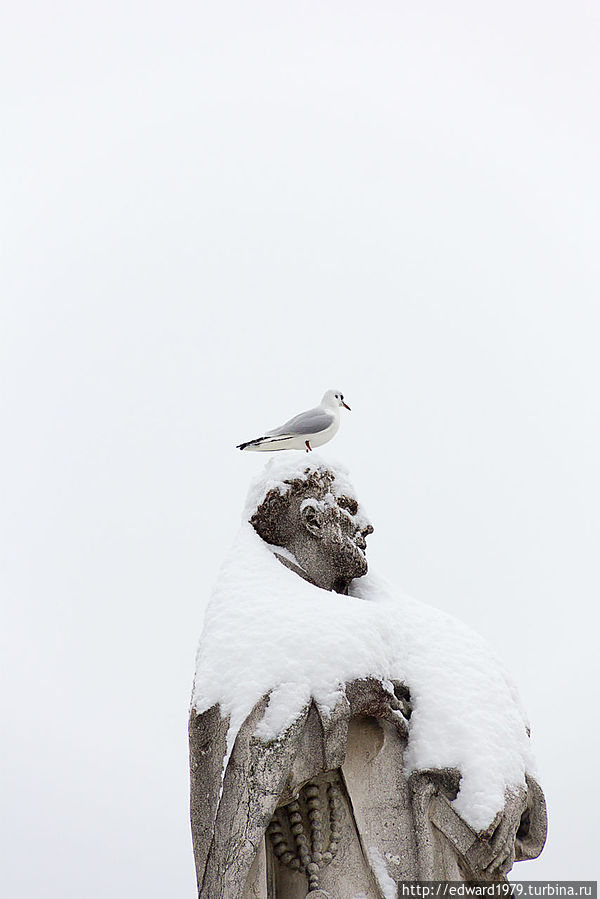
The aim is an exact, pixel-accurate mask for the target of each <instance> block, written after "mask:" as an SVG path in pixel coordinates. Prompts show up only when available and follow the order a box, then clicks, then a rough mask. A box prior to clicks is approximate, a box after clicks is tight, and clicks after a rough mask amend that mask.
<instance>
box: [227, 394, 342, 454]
mask: <svg viewBox="0 0 600 899" xmlns="http://www.w3.org/2000/svg"><path fill="white" fill-rule="evenodd" d="M340 406H343V407H344V409H350V406H348V405H347V403H345V402H344V394H343V393H341V392H340V391H339V390H328V391H327V393H326V394H325V395H324V397H323V399H322V400H321V403H320V405H319V406H315V408H314V409H309V410H308V412H301V413H300V415H295V416H294V418H290V420H289V421H286V423H285V424H284V425H281V426H280V427H279V428H274V429H273V430H272V431H267V433H266V434H265V436H264V437H257V438H256V439H255V440H248V441H247V442H246V443H240V444H239V445H238V449H241V450H249V451H252V452H254V453H270V452H274V451H275V450H290V449H295V450H303V449H305V450H306V452H307V453H308V452H310V451H311V450H312V449H313V447H315V446H323V444H324V443H327V441H328V440H331V438H332V437H334V436H335V435H336V434H337V432H338V428H339V426H340Z"/></svg>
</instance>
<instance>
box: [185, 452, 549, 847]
mask: <svg viewBox="0 0 600 899" xmlns="http://www.w3.org/2000/svg"><path fill="white" fill-rule="evenodd" d="M320 464H323V463H322V462H321V461H320V460H319V459H315V457H314V456H313V458H312V459H310V460H309V461H308V462H307V460H306V459H303V460H302V461H301V462H297V461H295V460H294V461H292V462H291V463H290V462H288V461H287V460H286V461H285V462H284V463H282V462H280V461H279V460H278V461H277V464H273V463H272V462H271V463H269V464H268V465H267V467H266V469H265V473H264V475H263V477H262V479H259V481H258V482H257V483H255V484H254V485H253V486H252V488H251V492H250V496H249V498H248V503H247V506H246V510H245V518H246V520H245V521H244V522H243V524H242V527H241V529H240V532H239V534H238V536H237V539H236V540H235V543H234V545H233V547H232V549H231V552H230V553H229V556H228V557H227V559H226V561H225V563H224V565H223V567H222V569H221V572H220V575H219V578H218V581H217V585H216V587H215V589H214V591H213V594H212V597H211V599H210V602H209V604H208V607H207V612H206V619H205V626H204V630H203V633H202V637H201V641H200V646H199V650H198V658H197V667H196V677H195V684H194V694H193V700H192V702H193V706H194V708H195V709H196V710H197V711H198V712H202V711H205V710H206V709H208V708H210V707H211V706H212V705H214V704H215V703H219V704H220V706H221V711H222V713H223V715H229V716H230V725H229V733H228V747H229V751H231V748H232V746H233V742H234V740H235V737H236V735H237V733H238V731H239V728H240V726H241V724H242V723H243V721H244V720H245V718H246V717H247V716H248V714H249V713H250V711H251V710H252V708H253V707H254V705H255V704H256V703H257V702H258V700H259V699H260V698H261V697H262V696H263V695H264V694H265V693H267V692H269V691H272V692H271V697H270V701H269V705H268V707H267V710H266V712H265V715H264V717H263V719H262V721H261V722H260V724H259V727H258V731H257V734H258V735H259V736H260V737H262V738H263V739H265V740H269V739H273V738H274V737H276V736H277V735H279V734H281V733H282V732H283V731H284V730H285V729H286V728H287V727H288V726H289V725H290V724H292V723H293V721H294V720H295V719H296V718H297V716H298V715H299V714H300V712H301V710H302V709H303V707H304V705H305V704H306V703H307V702H308V701H309V700H310V699H311V697H314V699H315V700H316V702H317V703H318V704H319V706H320V707H321V708H322V709H323V710H324V711H325V712H327V711H328V710H331V709H333V708H334V706H335V705H336V702H337V701H338V699H339V697H340V693H341V690H342V685H343V684H344V683H345V682H348V681H352V680H354V679H356V678H359V677H367V676H372V677H377V678H380V679H382V680H387V679H389V680H391V679H397V680H401V681H403V682H404V683H405V684H406V685H407V686H408V687H409V689H410V693H411V699H412V705H413V713H412V717H411V719H410V725H409V741H408V747H407V752H406V755H405V762H406V769H407V773H410V772H411V771H414V770H421V769H425V768H446V767H452V768H458V769H459V771H460V772H461V774H462V780H461V786H460V791H459V794H458V796H457V798H456V800H455V801H454V806H455V808H456V811H457V812H458V813H459V814H461V815H462V816H463V818H464V819H465V820H466V821H467V822H468V823H469V824H470V825H471V826H472V827H473V828H474V829H475V830H482V829H485V828H487V827H488V826H489V825H490V824H491V822H492V821H493V819H494V817H495V816H496V814H497V812H498V811H500V810H501V809H502V807H503V805H504V799H505V792H506V790H507V789H515V788H517V787H519V786H521V785H523V784H524V782H525V781H524V774H525V772H526V771H527V772H529V773H532V774H533V773H535V772H534V770H533V759H532V756H531V750H530V745H529V738H528V736H527V732H526V720H525V718H524V714H523V712H522V709H521V707H520V704H519V700H518V695H517V692H516V689H515V687H514V685H513V684H512V683H511V681H510V679H509V678H508V676H507V674H506V673H505V671H504V669H503V667H502V665H501V664H500V663H499V662H498V661H497V660H496V659H495V657H494V655H493V653H492V651H491V650H490V647H489V646H488V645H487V644H486V643H485V642H484V641H483V640H482V639H481V638H480V637H479V636H478V635H477V634H475V633H474V632H473V631H471V630H470V629H469V628H468V627H467V626H466V625H464V624H462V623H461V622H460V621H458V620H456V619H454V618H452V617H451V616H450V615H447V614H445V613H444V612H441V611H439V610H437V609H434V608H432V607H430V606H427V605H424V604H422V603H419V602H417V601H415V600H413V599H411V598H410V597H408V596H406V595H405V594H403V593H402V592H400V591H398V590H395V589H394V588H392V587H391V586H390V585H389V584H388V583H387V582H385V581H384V580H382V579H381V578H379V577H377V576H376V575H374V574H372V573H369V574H368V575H367V576H366V577H364V578H361V579H359V580H357V581H355V582H354V584H353V589H352V595H351V596H340V595H338V594H336V593H329V592H327V591H325V590H321V589H319V588H318V587H314V586H313V585H312V584H310V583H308V582H307V581H305V580H304V579H303V578H301V577H299V576H298V575H297V574H295V573H294V572H292V571H290V570H289V569H288V568H286V567H285V566H284V565H283V564H282V563H281V562H280V561H279V560H278V559H277V558H276V557H275V555H274V553H273V548H272V547H269V546H267V545H266V544H265V543H264V542H263V541H262V540H261V539H260V538H259V537H258V535H257V534H256V533H255V532H254V530H253V528H252V526H251V525H250V524H248V522H247V517H248V515H249V514H251V513H252V511H254V509H255V508H256V506H257V505H258V504H259V503H260V501H261V499H262V498H263V497H264V495H265V493H266V492H267V491H268V490H270V489H272V488H274V487H278V485H279V484H281V483H282V481H283V479H284V478H290V477H294V476H298V475H301V473H302V472H303V471H304V470H305V468H306V467H307V465H310V467H317V466H318V465H320ZM327 467H329V468H332V466H331V464H330V463H329V464H328V466H327ZM333 470H334V471H335V472H336V486H337V489H336V490H335V492H336V493H338V494H339V493H345V494H346V495H353V493H354V491H353V490H352V488H351V486H350V485H349V483H348V481H347V477H346V473H345V471H343V470H341V471H340V472H339V480H338V476H337V472H338V467H337V466H336V467H335V468H334V469H333ZM334 489H335V488H334Z"/></svg>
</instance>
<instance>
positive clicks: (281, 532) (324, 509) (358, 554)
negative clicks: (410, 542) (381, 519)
mask: <svg viewBox="0 0 600 899" xmlns="http://www.w3.org/2000/svg"><path fill="white" fill-rule="evenodd" d="M282 487H283V488H284V489H282ZM286 488H287V489H286ZM352 492H353V491H352V490H351V489H350V488H349V487H348V485H347V484H346V482H345V481H344V482H343V484H340V483H339V482H338V483H336V475H335V473H334V472H333V471H331V470H330V469H328V468H324V467H319V468H317V469H315V468H307V469H306V470H305V471H304V473H303V474H302V475H301V476H295V477H293V478H290V479H289V480H285V481H284V482H283V485H280V486H279V487H278V488H273V489H271V490H269V491H268V493H267V494H266V496H265V497H264V499H263V500H262V502H261V503H260V505H259V506H258V508H257V509H256V511H255V512H254V514H253V515H252V516H251V518H250V523H251V524H252V526H253V527H254V530H255V531H256V532H257V534H258V535H259V536H260V537H262V539H263V540H264V541H265V542H266V543H269V544H271V545H272V546H278V547H281V548H282V549H283V550H285V551H286V553H285V554H281V555H279V558H280V560H281V561H282V562H283V563H284V564H288V563H289V564H288V567H290V568H292V570H295V571H297V573H298V574H300V575H301V576H302V577H305V578H306V580H309V581H310V582H311V583H313V584H315V586H317V587H322V588H323V589H324V590H335V591H336V592H337V593H347V592H348V587H349V585H350V583H351V581H352V580H354V578H357V577H362V576H363V575H364V574H366V573H367V568H368V566H367V558H366V555H365V550H366V546H367V543H366V538H367V536H368V535H369V534H371V533H373V527H372V526H371V523H370V522H369V521H368V520H367V518H366V517H365V516H364V515H363V514H362V513H361V511H360V509H359V505H358V501H357V500H356V498H355V497H354V496H353V495H351V494H352ZM348 494H350V495H348ZM290 554H291V557H292V559H294V560H295V562H296V563H297V564H294V563H293V562H292V560H291V559H290Z"/></svg>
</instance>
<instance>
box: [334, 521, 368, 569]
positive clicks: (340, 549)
mask: <svg viewBox="0 0 600 899" xmlns="http://www.w3.org/2000/svg"><path fill="white" fill-rule="evenodd" d="M328 544H329V546H328V549H329V552H330V556H331V560H332V562H333V565H334V567H335V569H336V571H338V572H339V575H340V577H341V578H343V579H344V580H345V581H351V580H352V579H353V578H355V577H362V576H363V575H364V574H366V573H367V570H368V565H367V558H366V556H365V554H364V552H363V551H362V549H360V547H358V546H357V545H356V543H354V541H353V540H352V538H351V537H349V536H348V535H347V534H340V533H339V531H338V532H337V533H333V534H331V537H330V540H329V541H328Z"/></svg>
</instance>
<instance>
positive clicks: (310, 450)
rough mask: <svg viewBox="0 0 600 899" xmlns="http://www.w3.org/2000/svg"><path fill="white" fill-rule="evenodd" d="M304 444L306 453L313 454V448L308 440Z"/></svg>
mask: <svg viewBox="0 0 600 899" xmlns="http://www.w3.org/2000/svg"><path fill="white" fill-rule="evenodd" d="M304 442H305V444H306V452H307V453H312V446H311V445H310V443H309V442H308V440H305V441H304Z"/></svg>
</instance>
